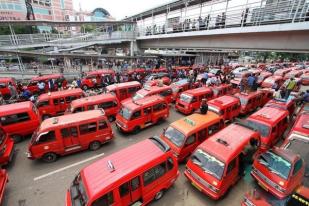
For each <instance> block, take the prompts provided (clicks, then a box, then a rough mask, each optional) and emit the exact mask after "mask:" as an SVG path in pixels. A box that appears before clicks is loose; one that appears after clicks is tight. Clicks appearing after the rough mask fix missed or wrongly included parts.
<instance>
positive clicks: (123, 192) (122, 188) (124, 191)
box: [119, 182, 130, 197]
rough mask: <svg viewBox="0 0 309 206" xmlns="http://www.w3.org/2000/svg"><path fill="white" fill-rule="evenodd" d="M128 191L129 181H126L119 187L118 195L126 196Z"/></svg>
mask: <svg viewBox="0 0 309 206" xmlns="http://www.w3.org/2000/svg"><path fill="white" fill-rule="evenodd" d="M129 191H130V189H129V182H126V183H124V184H123V185H121V186H120V187H119V193H120V197H123V196H126V195H127V194H129Z"/></svg>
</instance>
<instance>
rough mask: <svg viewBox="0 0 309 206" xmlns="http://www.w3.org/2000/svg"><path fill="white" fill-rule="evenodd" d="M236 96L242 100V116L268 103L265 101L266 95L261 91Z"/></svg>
mask: <svg viewBox="0 0 309 206" xmlns="http://www.w3.org/2000/svg"><path fill="white" fill-rule="evenodd" d="M234 96H235V97H237V98H239V100H240V104H241V109H240V114H242V115H245V114H248V113H250V112H252V111H254V110H256V109H257V108H258V107H261V106H263V105H264V103H266V102H265V100H264V94H263V93H262V92H261V91H256V92H250V93H243V92H241V93H236V94H234Z"/></svg>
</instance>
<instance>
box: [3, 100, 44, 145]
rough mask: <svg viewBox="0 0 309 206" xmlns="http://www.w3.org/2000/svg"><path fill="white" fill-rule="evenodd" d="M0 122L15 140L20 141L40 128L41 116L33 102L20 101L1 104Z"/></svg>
mask: <svg viewBox="0 0 309 206" xmlns="http://www.w3.org/2000/svg"><path fill="white" fill-rule="evenodd" d="M0 122H1V126H2V128H3V130H4V131H5V132H6V133H8V134H9V136H10V137H11V138H12V139H13V140H14V142H20V141H21V140H22V139H23V138H24V137H26V136H27V135H30V134H32V133H33V132H34V131H35V130H36V129H37V128H38V126H39V125H40V116H39V112H38V110H37V108H36V107H35V105H33V104H32V102H30V101H27V102H20V103H15V104H8V105H2V106H0Z"/></svg>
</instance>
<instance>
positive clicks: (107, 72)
mask: <svg viewBox="0 0 309 206" xmlns="http://www.w3.org/2000/svg"><path fill="white" fill-rule="evenodd" d="M86 74H87V76H88V75H102V74H115V71H114V70H111V69H101V70H95V71H91V72H87V73H86Z"/></svg>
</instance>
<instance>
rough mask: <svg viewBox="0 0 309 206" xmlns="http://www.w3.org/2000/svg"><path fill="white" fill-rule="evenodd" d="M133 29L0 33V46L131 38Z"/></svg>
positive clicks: (133, 35) (133, 36) (132, 37)
mask: <svg viewBox="0 0 309 206" xmlns="http://www.w3.org/2000/svg"><path fill="white" fill-rule="evenodd" d="M133 39H135V32H134V31H114V32H94V33H80V34H52V33H41V34H18V35H16V34H12V35H0V47H1V46H2V47H3V46H19V45H44V44H46V45H51V44H55V45H59V44H60V45H61V44H68V43H91V42H98V41H115V40H119V41H120V40H133Z"/></svg>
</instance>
